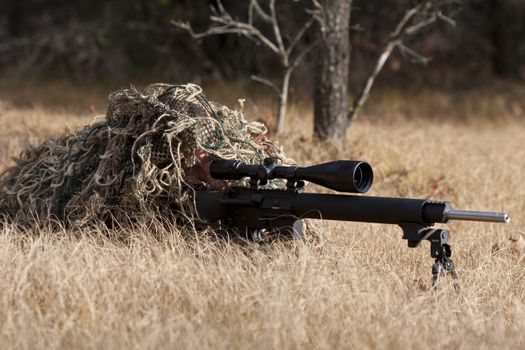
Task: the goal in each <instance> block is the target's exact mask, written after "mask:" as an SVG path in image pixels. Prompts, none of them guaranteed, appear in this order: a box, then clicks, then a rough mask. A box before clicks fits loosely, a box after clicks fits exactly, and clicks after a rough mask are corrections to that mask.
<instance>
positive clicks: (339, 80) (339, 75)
mask: <svg viewBox="0 0 525 350" xmlns="http://www.w3.org/2000/svg"><path fill="white" fill-rule="evenodd" d="M320 3H321V7H322V18H321V19H320V22H321V33H320V34H321V38H322V39H321V46H320V47H319V49H318V50H317V53H318V54H317V69H316V70H315V72H316V80H315V88H314V113H315V118H314V134H315V135H316V136H317V137H318V138H319V139H321V140H328V139H330V140H334V141H335V142H336V143H339V144H340V145H339V146H342V143H343V142H344V139H345V135H346V125H347V114H348V69H349V64H350V37H349V34H350V27H349V26H350V13H351V7H352V1H351V0H321V2H320Z"/></svg>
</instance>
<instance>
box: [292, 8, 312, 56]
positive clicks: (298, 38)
mask: <svg viewBox="0 0 525 350" xmlns="http://www.w3.org/2000/svg"><path fill="white" fill-rule="evenodd" d="M314 22H315V18H314V17H311V18H310V19H309V20H308V21H307V22H306V23H305V24H304V25H303V26H302V27H301V29H299V31H298V32H297V34H295V37H294V38H293V39H292V41H291V42H290V45H288V48H287V49H286V54H287V55H290V54H291V53H292V51H293V50H294V48H295V46H296V45H297V44H298V43H299V42H300V41H301V39H302V38H303V36H304V33H306V31H307V30H308V29H310V27H311V26H312V24H313V23H314Z"/></svg>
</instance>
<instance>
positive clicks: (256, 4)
mask: <svg viewBox="0 0 525 350" xmlns="http://www.w3.org/2000/svg"><path fill="white" fill-rule="evenodd" d="M253 10H255V12H256V13H257V14H258V15H259V17H261V19H263V20H264V21H265V22H268V23H271V22H272V17H271V16H270V15H269V14H267V13H266V11H264V10H263V9H262V7H261V5H260V4H259V1H258V0H251V1H250V7H249V11H250V12H253Z"/></svg>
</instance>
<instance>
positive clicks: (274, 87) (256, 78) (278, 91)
mask: <svg viewBox="0 0 525 350" xmlns="http://www.w3.org/2000/svg"><path fill="white" fill-rule="evenodd" d="M250 79H252V80H253V81H256V82H258V83H261V84H264V85H266V86H268V87H269V88H271V89H272V90H273V91H274V92H275V93H276V94H277V96H280V95H281V89H279V88H278V87H277V85H275V84H274V83H272V82H271V81H270V80H268V79H265V78H261V77H259V76H257V75H252V76H251V77H250Z"/></svg>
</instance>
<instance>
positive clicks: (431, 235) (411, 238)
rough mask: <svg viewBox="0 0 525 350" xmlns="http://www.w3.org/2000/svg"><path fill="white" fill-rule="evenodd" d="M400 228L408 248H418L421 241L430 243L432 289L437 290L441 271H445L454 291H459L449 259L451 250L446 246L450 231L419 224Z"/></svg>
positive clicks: (405, 225) (452, 263) (455, 273)
mask: <svg viewBox="0 0 525 350" xmlns="http://www.w3.org/2000/svg"><path fill="white" fill-rule="evenodd" d="M400 226H401V228H402V229H403V239H406V240H407V241H408V246H409V247H410V248H415V247H419V246H420V245H421V242H423V241H430V255H431V256H432V257H433V258H434V259H435V261H434V265H433V266H432V289H433V290H434V291H436V290H437V288H438V285H439V283H440V282H441V277H442V275H443V271H445V272H448V273H449V274H450V276H451V277H452V279H453V283H454V289H456V290H459V283H458V274H457V272H456V266H455V265H454V262H453V261H452V259H451V258H450V257H451V256H452V248H451V247H450V244H448V240H449V238H450V231H448V230H443V229H435V228H432V227H428V226H422V225H419V224H403V225H400Z"/></svg>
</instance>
